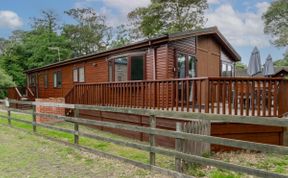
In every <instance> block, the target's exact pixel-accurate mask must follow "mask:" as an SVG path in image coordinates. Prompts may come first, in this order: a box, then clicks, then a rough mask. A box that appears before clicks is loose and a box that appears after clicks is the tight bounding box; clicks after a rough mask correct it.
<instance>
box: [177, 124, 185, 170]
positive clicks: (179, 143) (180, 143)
mask: <svg viewBox="0 0 288 178" xmlns="http://www.w3.org/2000/svg"><path fill="white" fill-rule="evenodd" d="M176 131H177V132H182V124H181V123H180V122H177V123H176ZM175 141H176V143H175V149H176V151H179V152H182V151H183V140H182V139H180V138H176V139H175ZM175 166H176V171H178V172H183V171H184V170H183V160H182V159H181V158H177V157H175Z"/></svg>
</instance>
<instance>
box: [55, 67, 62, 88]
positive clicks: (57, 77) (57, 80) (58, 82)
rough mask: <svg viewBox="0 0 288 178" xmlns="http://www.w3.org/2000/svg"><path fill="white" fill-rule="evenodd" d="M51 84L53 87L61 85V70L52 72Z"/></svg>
mask: <svg viewBox="0 0 288 178" xmlns="http://www.w3.org/2000/svg"><path fill="white" fill-rule="evenodd" d="M53 86H54V88H61V87H62V73H61V71H57V72H54V74H53Z"/></svg>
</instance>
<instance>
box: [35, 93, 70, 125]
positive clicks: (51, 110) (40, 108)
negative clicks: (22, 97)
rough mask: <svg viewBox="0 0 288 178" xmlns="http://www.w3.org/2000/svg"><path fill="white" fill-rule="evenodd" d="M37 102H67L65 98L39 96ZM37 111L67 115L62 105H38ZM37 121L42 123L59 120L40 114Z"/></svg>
mask: <svg viewBox="0 0 288 178" xmlns="http://www.w3.org/2000/svg"><path fill="white" fill-rule="evenodd" d="M36 102H51V103H65V98H37V99H36ZM36 112H39V113H47V114H55V115H61V116H65V108H60V107H48V106H36ZM36 121H37V122H40V123H43V122H59V120H56V119H51V118H45V117H40V116H37V117H36Z"/></svg>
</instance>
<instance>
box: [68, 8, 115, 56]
mask: <svg viewBox="0 0 288 178" xmlns="http://www.w3.org/2000/svg"><path fill="white" fill-rule="evenodd" d="M65 13H66V14H67V15H69V16H70V17H72V18H73V19H74V20H75V21H76V22H77V24H66V25H64V27H63V35H64V36H65V37H66V38H67V39H69V41H70V43H71V47H72V50H73V51H74V56H81V55H85V54H90V53H94V52H96V51H102V50H105V49H106V48H107V46H108V44H109V41H110V39H111V28H110V27H108V26H107V25H106V22H105V17H104V16H101V15H98V14H97V13H96V11H95V10H94V9H92V8H76V9H70V10H68V11H65Z"/></svg>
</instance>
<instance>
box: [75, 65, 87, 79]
mask: <svg viewBox="0 0 288 178" xmlns="http://www.w3.org/2000/svg"><path fill="white" fill-rule="evenodd" d="M73 82H85V70H84V67H77V68H74V69H73Z"/></svg>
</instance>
